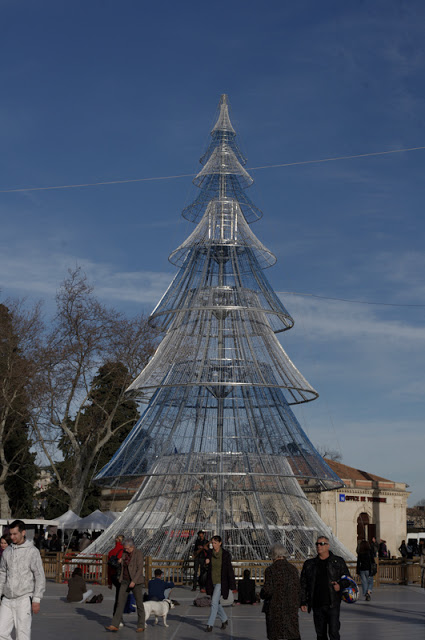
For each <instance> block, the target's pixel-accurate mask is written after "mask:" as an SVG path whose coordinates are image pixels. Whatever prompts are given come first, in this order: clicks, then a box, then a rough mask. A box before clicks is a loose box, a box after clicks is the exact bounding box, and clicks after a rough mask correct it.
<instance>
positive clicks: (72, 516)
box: [56, 509, 81, 529]
mask: <svg viewBox="0 0 425 640" xmlns="http://www.w3.org/2000/svg"><path fill="white" fill-rule="evenodd" d="M56 522H58V523H59V524H58V526H59V528H60V529H78V528H79V526H80V522H81V518H80V516H77V514H76V513H74V512H73V511H72V510H71V509H68V511H67V512H66V513H63V514H62V515H61V516H59V518H56Z"/></svg>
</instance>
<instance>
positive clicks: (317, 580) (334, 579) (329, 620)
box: [301, 536, 350, 640]
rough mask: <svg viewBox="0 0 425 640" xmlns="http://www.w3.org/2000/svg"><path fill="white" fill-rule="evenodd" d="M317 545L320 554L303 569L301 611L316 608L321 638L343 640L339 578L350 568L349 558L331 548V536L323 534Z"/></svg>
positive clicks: (318, 637)
mask: <svg viewBox="0 0 425 640" xmlns="http://www.w3.org/2000/svg"><path fill="white" fill-rule="evenodd" d="M316 549H317V556H316V557H315V558H311V559H310V560H306V561H305V562H304V566H303V569H302V571H301V611H308V612H309V613H310V611H311V610H312V609H313V620H314V627H315V629H316V634H317V640H328V638H329V640H340V635H339V629H340V622H339V611H340V605H341V587H340V584H339V580H340V579H341V577H342V576H344V575H345V576H349V575H350V572H349V571H348V568H347V565H346V564H345V560H344V559H343V558H340V557H339V556H335V555H334V554H333V553H332V551H330V549H329V538H327V537H326V536H320V537H319V538H318V539H317V542H316ZM328 633H329V636H328Z"/></svg>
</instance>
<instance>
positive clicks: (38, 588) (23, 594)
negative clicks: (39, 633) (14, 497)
mask: <svg viewBox="0 0 425 640" xmlns="http://www.w3.org/2000/svg"><path fill="white" fill-rule="evenodd" d="M25 534H26V530H25V524H24V523H23V522H22V520H14V521H13V522H12V523H11V524H10V529H9V535H10V537H11V540H12V544H11V545H10V546H8V547H7V548H6V549H5V550H4V552H3V554H2V557H1V561H0V597H1V606H0V640H10V639H11V638H12V631H13V629H15V636H16V640H30V638H31V621H32V614H33V613H38V612H39V611H40V600H41V598H42V597H43V593H44V591H45V589H46V579H45V576H44V570H43V564H42V562H41V557H40V552H39V550H38V549H37V548H36V547H35V546H34V545H33V543H32V542H30V541H29V540H26V537H25Z"/></svg>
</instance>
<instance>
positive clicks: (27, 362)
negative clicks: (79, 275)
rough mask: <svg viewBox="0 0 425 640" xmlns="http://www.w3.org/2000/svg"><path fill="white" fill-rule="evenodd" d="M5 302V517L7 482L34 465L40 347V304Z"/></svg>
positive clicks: (0, 467)
mask: <svg viewBox="0 0 425 640" xmlns="http://www.w3.org/2000/svg"><path fill="white" fill-rule="evenodd" d="M5 302H6V304H0V513H1V517H3V518H9V517H10V516H11V515H12V510H11V506H10V497H9V495H8V490H7V484H8V482H9V481H10V479H11V478H12V477H15V478H16V477H17V476H18V474H19V476H20V477H22V475H23V474H24V471H23V469H22V465H23V464H27V465H29V464H34V463H33V457H32V456H31V455H30V454H29V447H30V446H31V433H30V431H29V429H28V424H29V422H30V416H31V415H32V416H35V415H36V414H37V407H36V406H35V405H34V399H35V398H36V397H37V396H38V395H39V387H40V383H41V380H42V372H43V370H44V361H43V355H44V350H43V346H42V335H43V324H42V321H41V315H40V305H39V304H37V305H35V306H34V307H33V308H31V309H26V308H25V301H22V300H21V301H10V300H8V301H5ZM31 489H32V488H31V487H30V491H31Z"/></svg>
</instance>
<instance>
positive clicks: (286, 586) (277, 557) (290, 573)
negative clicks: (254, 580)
mask: <svg viewBox="0 0 425 640" xmlns="http://www.w3.org/2000/svg"><path fill="white" fill-rule="evenodd" d="M285 553H286V549H285V547H284V546H283V545H282V544H274V545H273V546H272V548H271V549H270V557H271V559H272V560H273V564H272V565H270V567H267V569H266V571H265V575H264V586H263V588H262V589H261V593H260V596H261V598H263V599H264V600H265V603H264V605H265V606H264V608H263V611H265V613H266V628H267V638H268V640H282V639H283V638H284V639H285V640H300V629H299V626H298V609H299V607H300V601H301V591H300V577H299V575H298V571H297V569H296V568H295V567H294V566H293V565H291V564H289V562H288V561H287V560H286V559H285Z"/></svg>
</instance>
